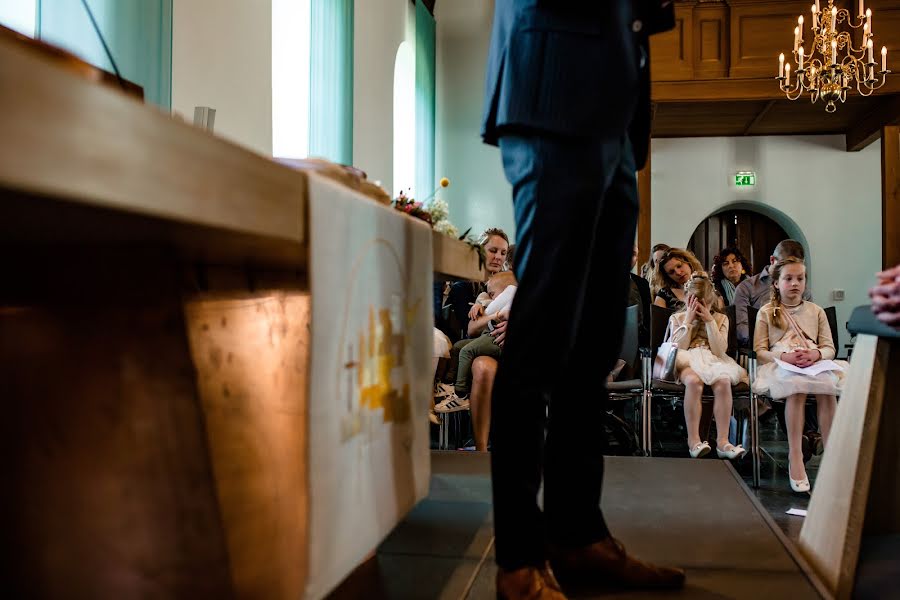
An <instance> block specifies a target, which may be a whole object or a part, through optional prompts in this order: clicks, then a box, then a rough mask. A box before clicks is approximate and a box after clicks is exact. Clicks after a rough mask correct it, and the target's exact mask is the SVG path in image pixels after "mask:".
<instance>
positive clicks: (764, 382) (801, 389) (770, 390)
mask: <svg viewBox="0 0 900 600" xmlns="http://www.w3.org/2000/svg"><path fill="white" fill-rule="evenodd" d="M772 351H773V352H788V351H790V348H780V347H779V345H778V344H775V346H773V347H772ZM834 362H836V363H837V364H839V365H840V366H842V367H843V368H844V370H843V371H825V372H824V373H819V374H818V375H804V374H803V373H794V372H793V371H787V370H785V369H782V368H781V367H780V366H778V363H776V362H770V363H767V364H764V365H760V367H759V368H758V369H757V371H756V379H755V380H754V382H753V391H754V392H756V393H757V394H767V395H768V396H770V397H772V398H787V397H788V396H792V395H794V394H825V395H828V396H840V395H841V391H842V390H843V389H844V380H845V379H846V377H847V368H848V367H849V366H850V363H848V362H847V361H846V360H836V361H834Z"/></svg>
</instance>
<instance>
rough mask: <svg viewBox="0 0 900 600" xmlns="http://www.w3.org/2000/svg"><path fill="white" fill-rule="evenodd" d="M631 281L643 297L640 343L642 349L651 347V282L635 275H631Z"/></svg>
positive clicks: (639, 326)
mask: <svg viewBox="0 0 900 600" xmlns="http://www.w3.org/2000/svg"><path fill="white" fill-rule="evenodd" d="M629 275H630V276H631V281H632V283H633V284H634V285H635V287H637V290H638V293H639V294H640V296H641V313H640V321H639V322H638V343H639V345H640V346H641V348H649V347H650V282H649V281H647V280H646V279H644V278H643V277H641V276H640V275H635V274H634V273H629Z"/></svg>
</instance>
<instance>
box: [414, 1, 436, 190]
mask: <svg viewBox="0 0 900 600" xmlns="http://www.w3.org/2000/svg"><path fill="white" fill-rule="evenodd" d="M434 96H435V21H434V17H433V16H432V15H431V13H430V12H428V9H427V8H425V5H424V4H423V3H422V0H417V1H416V193H417V194H418V195H419V196H420V197H422V198H425V197H426V196H427V195H428V194H430V193H431V191H432V190H433V189H434V188H435V185H436V184H435V173H434V145H435V139H434Z"/></svg>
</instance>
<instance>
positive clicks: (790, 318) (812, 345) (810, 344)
mask: <svg viewBox="0 0 900 600" xmlns="http://www.w3.org/2000/svg"><path fill="white" fill-rule="evenodd" d="M780 310H781V311H782V314H783V315H784V318H785V319H786V320H787V322H788V327H790V328H791V329H792V330H793V331H794V334H795V335H796V336H797V337H799V338H800V340H801V341H802V342H803V345H804V347H805V348H806V349H807V350H818V349H819V345H818V344H816V342H815V341H814V340H813V339H812V338H810V337H809V336H808V335H806V332H805V331H803V329H801V328H800V326H799V325H798V324H797V321H796V320H794V315H792V314H791V313H790V311H787V310H784V308H782V309H780Z"/></svg>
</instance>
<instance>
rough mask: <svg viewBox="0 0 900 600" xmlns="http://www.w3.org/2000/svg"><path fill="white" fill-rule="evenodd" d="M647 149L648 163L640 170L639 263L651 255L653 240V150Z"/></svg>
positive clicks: (651, 146) (638, 175)
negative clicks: (651, 221)
mask: <svg viewBox="0 0 900 600" xmlns="http://www.w3.org/2000/svg"><path fill="white" fill-rule="evenodd" d="M652 148H653V140H650V149H652ZM650 149H648V150H647V164H646V165H644V168H643V169H641V170H640V171H638V174H637V180H638V196H639V198H640V210H639V212H638V227H637V245H638V263H639V264H640V263H641V261H643V260H645V259H646V258H647V257H648V256H650V247H651V245H652V244H653V241H652V239H651V237H650V210H651V207H652V202H651V200H650V158H651V154H652V152H651V151H650Z"/></svg>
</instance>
